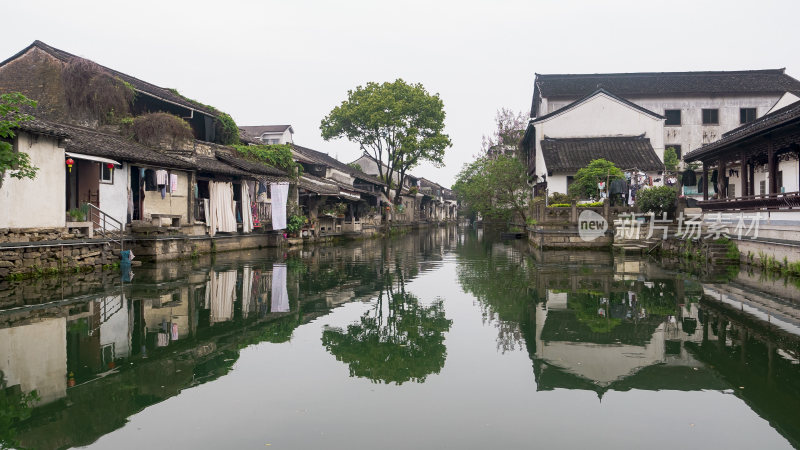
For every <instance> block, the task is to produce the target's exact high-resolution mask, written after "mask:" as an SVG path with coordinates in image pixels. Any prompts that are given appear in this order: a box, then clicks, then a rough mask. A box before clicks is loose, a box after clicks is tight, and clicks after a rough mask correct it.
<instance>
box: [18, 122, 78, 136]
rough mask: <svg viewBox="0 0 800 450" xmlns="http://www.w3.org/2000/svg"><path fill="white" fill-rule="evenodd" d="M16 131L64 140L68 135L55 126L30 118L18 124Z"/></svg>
mask: <svg viewBox="0 0 800 450" xmlns="http://www.w3.org/2000/svg"><path fill="white" fill-rule="evenodd" d="M18 129H20V130H23V131H27V132H29V133H35V134H41V135H44V136H52V137H56V138H66V137H69V134H67V132H66V131H65V130H64V129H63V128H61V127H58V126H57V125H55V124H51V123H49V122H46V121H44V120H41V119H36V118H31V119H30V120H25V121H23V122H22V123H20V125H19V127H18Z"/></svg>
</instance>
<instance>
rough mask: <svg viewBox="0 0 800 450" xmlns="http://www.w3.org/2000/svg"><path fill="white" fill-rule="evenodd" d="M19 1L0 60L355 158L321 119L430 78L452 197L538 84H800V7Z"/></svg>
mask: <svg viewBox="0 0 800 450" xmlns="http://www.w3.org/2000/svg"><path fill="white" fill-rule="evenodd" d="M117 3H118V2H110V1H98V2H82V1H69V2H66V1H52V2H44V1H35V0H25V1H15V2H13V3H11V2H8V3H6V4H5V5H3V8H2V9H3V17H4V20H3V38H2V40H0V60H2V59H5V58H7V57H9V56H11V55H13V54H14V53H16V52H18V51H19V50H21V49H22V48H24V47H25V46H27V45H28V44H30V43H31V42H33V41H34V40H35V39H39V40H42V41H44V42H46V43H48V44H50V45H52V46H54V47H56V48H60V49H62V50H65V51H68V52H71V53H74V54H77V55H80V56H83V57H86V58H89V59H92V60H94V61H96V62H98V63H100V64H103V65H105V66H108V67H111V68H114V69H116V70H119V71H121V72H124V73H127V74H129V75H132V76H135V77H137V78H140V79H143V80H146V81H149V82H151V83H154V84H156V85H159V86H163V87H174V88H177V89H178V90H179V91H180V92H181V93H182V94H184V95H186V96H187V97H190V98H194V99H197V100H199V101H201V102H203V103H206V104H210V105H214V106H216V107H217V108H219V109H220V110H223V111H225V112H228V113H229V114H231V115H232V116H233V118H234V119H235V120H236V122H237V123H238V124H239V125H264V124H291V125H292V126H293V127H294V130H295V135H294V137H295V142H296V143H297V144H300V145H303V146H306V147H310V148H313V149H316V150H320V151H323V152H327V153H329V154H330V155H331V156H336V157H338V158H339V159H340V160H342V161H344V162H350V161H352V160H353V159H355V158H357V157H358V155H359V152H358V148H357V146H356V145H355V144H352V143H350V142H348V141H332V142H325V141H323V140H322V138H321V137H320V134H319V124H320V121H321V120H322V118H323V117H324V116H325V115H326V114H327V113H328V112H329V111H330V110H331V108H333V107H334V106H335V105H337V104H339V103H340V102H341V101H342V100H344V99H345V96H346V93H347V90H348V89H352V88H355V87H356V86H358V85H361V84H364V83H366V82H368V81H378V82H383V81H387V80H394V79H395V78H398V77H400V78H403V79H405V80H406V81H409V82H421V83H423V84H424V85H425V87H426V88H427V89H428V91H429V92H438V93H439V94H440V95H441V96H442V99H443V101H444V105H445V111H446V113H447V118H446V131H447V133H449V134H450V137H451V139H452V140H453V147H452V148H451V149H449V150H448V154H447V156H446V157H445V163H446V167H444V168H438V169H437V168H433V167H432V166H430V165H427V164H425V165H422V166H420V167H419V168H417V169H415V170H413V172H414V174H415V175H418V176H424V177H426V178H430V179H432V180H434V181H437V182H439V183H440V184H442V185H445V186H450V185H451V183H452V182H453V179H454V178H455V175H456V174H457V173H458V171H459V169H460V168H461V166H462V164H463V163H464V162H466V161H468V160H470V159H471V158H472V156H473V155H474V154H476V153H477V151H478V150H479V147H480V142H481V136H482V135H483V134H489V133H490V132H491V131H492V128H493V118H494V114H495V111H496V110H497V109H498V108H501V107H509V108H512V109H515V110H525V111H528V109H529V108H530V102H531V96H532V94H533V77H534V73H535V72H539V73H596V72H642V71H677V70H741V69H763V68H780V67H786V68H787V73H789V74H790V75H792V76H794V77H796V78H800V61H798V55H800V52H798V50H800V34H798V31H797V23H798V21H797V18H798V17H800V1H797V0H794V1H769V0H767V1H765V0H761V1H758V2H753V1H740V0H727V1H713V2H712V1H703V0H692V1H684V0H671V1H653V0H632V1H622V0H585V1H566V0H561V1H559V0H546V1H542V0H536V1H534V0H528V1H514V0H508V1H470V0H461V1H439V0H426V1H407V2H402V1H392V2H388V1H378V0H365V1H360V0H359V1H350V0H338V1H313V0H299V1H298V0H293V1H265V2H255V1H252V2H244V1H242V2H239V1H234V0H230V1H219V0H217V1H215V2H201V1H192V2H188V1H187V2H177V1H171V0H162V1H158V2H153V1H136V2H125V3H119V4H117Z"/></svg>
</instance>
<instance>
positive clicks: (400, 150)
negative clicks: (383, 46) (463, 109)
mask: <svg viewBox="0 0 800 450" xmlns="http://www.w3.org/2000/svg"><path fill="white" fill-rule="evenodd" d="M444 118H445V113H444V104H443V103H442V100H441V99H440V98H439V94H433V95H431V94H429V93H428V92H427V91H426V90H425V87H423V86H422V84H408V83H406V82H405V81H403V80H402V79H397V80H395V81H394V82H391V83H390V82H385V83H383V84H378V83H374V82H370V83H367V84H366V86H358V87H357V88H356V89H355V90H350V91H348V92H347V100H345V101H343V102H342V104H341V105H339V106H337V107H335V108H333V110H332V111H331V112H330V114H328V115H327V116H326V117H325V118H324V119H323V120H322V123H321V125H320V130H321V131H322V137H323V139H325V140H330V139H334V138H346V139H348V140H350V141H352V142H355V143H357V144H358V145H359V146H360V147H361V150H362V151H365V152H367V153H368V154H369V155H370V156H372V157H373V158H374V159H375V160H376V161H378V162H379V164H378V174H379V176H380V178H381V179H386V180H391V179H393V177H394V176H395V175H397V176H398V179H399V183H398V186H399V187H398V188H397V190H396V191H395V195H394V199H395V203H398V202H399V201H400V190H401V189H402V186H403V181H404V180H405V177H406V173H407V172H408V170H410V169H412V168H414V167H416V166H417V165H418V164H420V163H421V162H423V161H429V162H432V163H433V164H434V165H435V166H437V167H438V166H441V165H442V164H443V158H444V152H445V150H446V149H447V148H448V147H450V146H451V145H452V144H451V142H450V138H449V137H448V135H446V134H444V133H443V131H444ZM381 164H383V165H384V166H385V167H384V166H382V165H381ZM390 191H391V189H390V188H389V187H386V188H384V193H385V194H386V196H387V197H389V198H391V192H390Z"/></svg>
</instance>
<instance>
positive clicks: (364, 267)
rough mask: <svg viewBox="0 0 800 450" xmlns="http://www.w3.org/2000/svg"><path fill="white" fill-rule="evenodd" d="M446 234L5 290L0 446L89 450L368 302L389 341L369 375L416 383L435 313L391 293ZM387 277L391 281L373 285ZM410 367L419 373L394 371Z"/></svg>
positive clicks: (436, 352)
mask: <svg viewBox="0 0 800 450" xmlns="http://www.w3.org/2000/svg"><path fill="white" fill-rule="evenodd" d="M454 234H455V230H439V231H438V232H437V233H431V234H430V235H414V236H408V237H405V238H402V239H399V240H396V241H394V242H391V243H387V242H382V241H378V240H370V241H364V242H361V243H356V244H351V245H348V246H341V247H327V248H326V247H323V248H317V249H310V250H301V251H298V252H292V253H289V254H284V253H280V252H278V251H272V250H270V251H253V252H246V253H239V254H220V255H218V256H217V257H216V258H214V259H211V258H205V259H203V258H201V259H200V260H198V261H195V262H193V263H192V262H184V263H175V264H163V265H159V266H151V267H147V268H136V270H135V271H136V276H135V277H134V278H133V281H132V282H131V283H130V284H128V283H125V284H123V283H122V282H121V280H120V279H119V278H118V277H116V278H115V277H109V276H108V274H103V273H100V274H89V275H81V276H80V280H78V281H72V282H71V281H70V280H62V281H63V282H62V283H54V281H53V280H52V279H51V280H43V281H40V282H37V283H39V285H37V286H35V289H33V288H32V287H31V286H30V285H20V284H15V285H5V286H2V287H4V288H5V290H4V291H0V292H3V293H4V294H5V295H0V298H4V299H11V301H7V302H6V303H5V304H4V305H5V306H8V307H7V308H6V309H4V310H2V311H0V324H1V325H0V356H2V357H0V375H2V379H1V380H2V381H1V383H2V384H1V385H0V387H2V388H3V389H2V390H0V407H2V410H0V418H2V419H0V429H1V430H2V433H1V434H0V439H5V440H4V441H0V443H2V444H3V445H0V447H3V446H15V445H21V446H24V447H30V448H62V447H70V446H79V445H86V444H89V443H91V442H93V441H94V440H96V439H97V438H98V437H100V436H102V435H103V434H106V433H108V432H110V431H112V430H114V429H116V428H119V427H120V426H122V425H124V424H125V422H126V420H127V418H128V417H129V416H130V415H131V414H134V413H136V412H137V411H140V410H142V409H144V408H146V407H147V406H149V405H152V404H155V403H158V402H160V401H162V400H164V399H166V398H169V397H172V396H175V395H177V394H179V393H180V392H181V391H182V390H183V389H186V388H189V387H192V386H196V385H199V384H202V383H205V382H208V381H212V380H215V379H217V378H219V377H220V376H222V375H224V374H226V373H228V371H229V370H230V369H231V368H232V366H233V365H234V363H235V362H236V361H237V359H238V358H239V352H240V350H241V349H243V348H245V347H247V346H249V345H252V344H255V343H261V342H274V343H281V342H287V341H289V340H290V339H291V336H292V333H293V331H294V330H295V329H296V328H297V327H298V326H299V325H301V324H303V323H307V322H309V321H311V320H313V319H314V318H317V317H319V316H321V315H324V314H327V313H328V312H329V311H330V310H331V308H333V307H336V306H338V305H340V304H343V303H346V302H350V301H354V300H364V301H367V300H371V299H373V298H375V297H376V296H377V297H379V298H380V299H381V300H380V301H379V302H378V303H379V304H382V305H384V307H382V308H380V309H381V310H382V311H383V310H384V309H385V310H386V314H388V316H386V317H385V320H383V321H382V322H381V323H380V325H377V324H376V325H377V328H376V331H378V330H380V331H379V332H380V333H383V332H384V331H388V330H389V329H391V330H393V331H392V332H393V333H394V334H393V336H394V337H393V338H392V339H391V340H392V342H393V343H392V344H391V345H394V346H395V347H396V348H395V350H394V352H395V353H394V355H395V357H396V362H389V363H388V364H387V363H386V361H380V363H381V364H378V361H375V362H374V364H373V369H372V370H373V371H374V372H373V375H372V376H373V377H376V379H382V380H386V381H390V380H391V381H398V382H402V381H408V380H411V379H414V380H419V381H423V380H424V378H425V375H427V374H429V373H433V372H436V371H438V370H439V369H440V368H441V366H442V365H443V363H444V355H445V350H444V344H443V337H442V335H443V332H445V331H446V329H447V326H449V321H447V320H446V319H444V312H443V310H442V305H441V303H439V304H438V305H432V306H423V305H420V304H419V303H418V302H416V301H415V300H414V298H413V296H412V295H411V294H410V293H407V292H405V291H403V290H402V288H401V290H400V291H396V292H395V291H394V289H395V288H396V287H398V286H401V285H402V283H403V282H405V280H407V279H411V278H413V277H414V276H416V275H417V274H418V273H420V271H424V270H427V269H424V267H425V264H421V262H420V258H421V255H429V256H432V258H433V259H437V258H436V255H437V254H438V255H441V254H442V249H441V247H442V246H443V245H449V244H448V243H449V242H450V241H453V240H454V239H455V237H454ZM422 257H424V256H422ZM439 259H440V257H439ZM390 261H391V263H390ZM389 267H391V268H392V269H391V271H392V275H391V276H389V277H381V276H376V274H381V273H386V274H389V272H390V269H389ZM429 268H430V267H429ZM398 276H399V277H401V278H402V281H398V280H397V279H396V278H395V277H398ZM398 283H399V284H398ZM31 284H34V285H35V284H36V283H31ZM77 286H79V287H77ZM34 292H35V295H32V293H34ZM64 293H66V294H65V295H64ZM383 299H386V301H384V300H383ZM418 326H421V328H419V329H418ZM387 327H388V328H387ZM433 334H436V335H435V336H434V335H433ZM331 351H332V352H334V353H335V354H337V356H338V355H340V354H344V353H347V352H348V343H347V342H339V343H337V344H334V343H332V342H331ZM353 358H359V356H354V357H353ZM353 358H351V359H353ZM412 360H413V362H414V363H415V364H416V366H417V368H414V369H410V370H406V369H404V368H403V366H405V365H406V363H408V362H411V361H412ZM426 360H429V362H426ZM348 363H351V364H355V363H354V362H353V361H351V360H350V361H348ZM370 364H371V362H370V361H368V360H367V359H366V358H365V359H364V362H363V366H364V367H367V366H369V365H370ZM392 364H394V367H395V369H391V367H392ZM367 370H369V369H367ZM403 372H405V373H403ZM356 374H357V375H359V376H362V372H361V371H357V373H356ZM3 393H5V394H3ZM34 407H35V408H34ZM30 413H32V415H31V417H30V418H28V415H29V414H30ZM22 419H26V420H22Z"/></svg>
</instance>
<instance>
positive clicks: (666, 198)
mask: <svg viewBox="0 0 800 450" xmlns="http://www.w3.org/2000/svg"><path fill="white" fill-rule="evenodd" d="M677 199H678V193H677V192H676V191H675V189H673V188H672V187H670V186H657V187H653V188H649V189H643V190H641V191H639V193H638V194H637V197H636V204H637V205H638V206H639V209H640V210H641V211H642V212H645V213H647V212H652V213H655V215H657V216H660V215H661V214H662V213H665V212H666V213H667V214H671V213H673V212H675V201H676V200H677Z"/></svg>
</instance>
